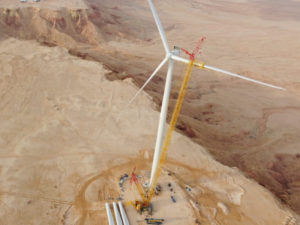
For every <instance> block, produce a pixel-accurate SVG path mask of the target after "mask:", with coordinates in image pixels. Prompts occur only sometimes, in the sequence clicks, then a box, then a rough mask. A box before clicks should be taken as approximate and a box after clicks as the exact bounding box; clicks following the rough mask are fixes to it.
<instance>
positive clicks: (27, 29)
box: [0, 7, 99, 48]
mask: <svg viewBox="0 0 300 225" xmlns="http://www.w3.org/2000/svg"><path fill="white" fill-rule="evenodd" d="M0 20H1V23H0V29H1V31H4V33H6V34H7V35H9V36H14V37H18V38H22V39H34V40H37V41H39V42H41V43H44V44H47V45H50V46H56V45H58V46H64V47H66V48H70V47H72V46H75V45H76V43H78V42H80V43H87V44H90V45H97V43H98V41H99V38H98V35H97V32H96V30H95V27H94V25H93V24H92V23H91V22H90V21H89V18H88V15H87V10H85V9H75V10H68V9H60V10H51V9H40V8H34V7H28V8H17V9H9V8H2V9H1V10H0Z"/></svg>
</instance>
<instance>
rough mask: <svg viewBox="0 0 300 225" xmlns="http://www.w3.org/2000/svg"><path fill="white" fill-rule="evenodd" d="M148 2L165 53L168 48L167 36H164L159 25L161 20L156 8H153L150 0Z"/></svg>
mask: <svg viewBox="0 0 300 225" xmlns="http://www.w3.org/2000/svg"><path fill="white" fill-rule="evenodd" d="M148 4H149V6H150V9H151V11H152V14H153V17H154V20H155V23H156V26H157V28H158V31H159V34H160V38H161V40H162V42H163V45H164V48H165V51H166V53H167V54H169V53H170V50H169V45H168V41H167V38H166V34H165V31H164V28H163V26H162V25H161V22H160V20H159V17H158V15H157V12H156V9H155V7H154V5H153V3H152V0H148Z"/></svg>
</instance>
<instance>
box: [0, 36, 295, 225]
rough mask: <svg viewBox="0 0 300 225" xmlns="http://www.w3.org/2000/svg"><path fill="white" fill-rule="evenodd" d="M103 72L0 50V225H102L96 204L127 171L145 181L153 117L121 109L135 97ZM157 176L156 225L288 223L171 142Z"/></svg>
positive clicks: (65, 59)
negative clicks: (161, 220) (159, 224)
mask: <svg viewBox="0 0 300 225" xmlns="http://www.w3.org/2000/svg"><path fill="white" fill-rule="evenodd" d="M107 72H108V71H106V70H105V69H103V67H102V66H101V65H100V64H98V63H95V62H88V61H84V60H81V59H78V58H76V57H73V56H70V55H68V53H67V51H66V50H65V49H62V48H58V47H55V48H49V47H41V46H39V45H38V44H37V43H35V42H29V41H26V42H25V41H18V40H15V39H8V40H6V41H3V42H1V43H0V74H1V76H0V90H1V91H0V96H1V102H0V118H1V128H0V137H1V138H0V164H1V179H0V180H1V181H0V193H1V203H0V207H1V212H0V224H3V225H19V224H26V225H28V224H32V225H35V224H74V225H75V224H81V225H84V224H85V225H89V224H91V225H92V224H95V225H96V224H107V223H106V221H105V213H104V211H103V203H104V201H105V200H108V199H109V198H116V197H118V196H119V194H120V193H119V192H120V190H119V188H118V178H119V176H120V175H122V174H123V173H124V172H127V173H129V172H130V170H131V169H132V168H133V166H134V165H137V166H138V173H140V174H144V173H147V171H148V173H149V168H150V161H151V152H152V147H153V143H154V142H153V141H154V138H155V130H156V124H157V122H156V121H157V119H158V112H156V111H155V110H154V105H153V103H152V101H151V98H150V97H149V96H148V95H146V94H142V95H141V96H140V97H139V98H138V99H137V101H136V102H135V103H134V104H133V105H132V106H130V107H129V108H124V106H125V105H126V103H127V102H128V101H129V99H130V97H131V96H132V95H133V94H134V93H135V91H136V90H137V88H136V87H135V86H134V85H133V84H132V83H131V81H129V80H126V81H123V82H122V81H114V82H110V81H107V80H106V78H105V76H104V74H105V73H107ZM166 169H168V170H171V171H172V172H174V174H172V176H167V175H166V174H165V175H164V176H165V179H164V182H162V185H163V192H162V195H161V196H160V197H156V198H155V199H154V208H155V210H156V212H155V214H154V215H156V216H163V217H165V218H166V223H165V224H193V222H194V220H195V219H196V218H197V217H198V219H199V220H200V221H201V224H224V225H225V224H228V225H229V224H230V225H234V224H245V225H246V224H249V225H250V224H251V225H253V224H257V225H262V224H264V225H268V224H270V225H274V224H278V225H281V224H290V223H285V222H286V221H289V218H288V216H289V215H290V213H289V212H288V211H287V210H286V209H284V207H283V206H281V205H280V203H278V202H277V200H275V198H274V197H273V196H272V195H271V194H270V193H269V192H268V191H266V190H265V189H264V188H262V187H261V186H259V185H258V184H256V183H255V182H253V181H251V180H249V179H246V178H245V177H243V176H242V175H241V173H240V172H238V170H236V169H230V168H228V167H225V166H223V165H221V164H219V163H218V162H216V161H215V160H214V159H212V157H211V156H210V155H209V154H208V153H206V151H205V150H204V149H203V148H201V147H200V146H199V145H197V144H195V143H193V142H192V141H191V140H189V139H188V138H187V137H185V136H182V135H181V134H178V133H175V135H174V139H173V144H172V147H171V149H170V154H169V160H168V163H167V166H166ZM145 178H146V175H145ZM166 181H170V182H172V183H173V185H174V188H175V191H176V194H175V197H176V198H177V199H178V202H177V203H176V204H173V203H171V201H170V193H169V190H167V185H166V183H165V182H166ZM186 185H188V186H190V187H192V192H191V193H189V192H186V190H185V187H186ZM126 189H127V191H130V188H129V187H126ZM125 197H126V196H125ZM196 202H198V203H196ZM218 203H219V205H220V204H224V205H225V206H226V207H227V209H228V210H229V211H228V212H226V211H224V212H226V213H228V214H225V213H224V212H222V209H221V208H218V206H217V204H218ZM172 204H173V205H172ZM180 207H183V208H180ZM159 209H161V211H159ZM196 209H197V210H196ZM128 211H129V214H130V220H131V221H132V224H137V223H136V220H137V219H138V216H137V215H136V213H135V212H134V211H133V209H131V208H128ZM179 212H180V216H179V215H178V213H179ZM291 224H293V223H291Z"/></svg>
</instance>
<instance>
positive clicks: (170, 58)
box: [128, 0, 285, 187]
mask: <svg viewBox="0 0 300 225" xmlns="http://www.w3.org/2000/svg"><path fill="white" fill-rule="evenodd" d="M147 1H148V4H149V6H150V9H151V11H152V14H153V17H154V20H155V23H156V26H157V28H158V31H159V34H160V38H161V40H162V43H163V46H164V50H165V53H166V56H165V58H164V59H163V60H162V61H161V63H160V64H159V65H158V66H157V67H156V69H155V70H154V72H153V73H152V74H151V75H150V77H149V78H148V80H147V81H146V82H145V83H144V85H143V86H142V87H141V88H140V89H139V90H138V92H137V93H136V94H135V96H134V97H133V98H132V99H131V100H130V102H129V103H128V105H129V104H131V103H132V102H133V101H134V99H135V98H136V97H137V96H138V95H139V94H140V92H141V91H142V90H143V89H144V88H145V87H146V85H147V84H148V83H149V82H150V80H151V79H152V78H153V77H154V76H155V75H156V74H157V72H158V71H159V70H160V69H161V68H162V67H163V66H164V65H165V64H166V63H167V62H168V71H167V76H166V82H165V89H164V94H163V100H162V106H161V112H160V118H159V124H158V130H157V137H156V143H155V150H154V157H153V163H152V170H151V178H150V183H149V187H153V185H154V184H153V183H154V177H155V174H156V172H157V170H158V166H159V161H160V157H161V153H162V144H163V139H164V133H165V124H166V117H167V112H168V103H169V97H170V90H171V81H172V74H173V68H174V62H175V61H177V62H181V63H185V64H190V62H191V60H193V59H191V58H190V59H185V58H182V57H180V56H179V54H178V53H179V52H178V50H177V51H176V49H175V50H173V51H170V49H169V45H168V41H167V38H166V35H165V31H164V28H163V26H162V24H161V22H160V19H159V17H158V15H157V12H156V9H155V7H154V5H153V3H152V0H147ZM193 65H194V66H195V67H198V68H201V69H207V70H211V71H216V72H220V73H223V74H225V75H228V76H232V77H237V78H240V79H243V80H247V81H250V82H254V83H257V84H260V85H263V86H267V87H270V88H276V89H281V90H285V89H284V88H282V87H278V86H275V85H272V84H268V83H265V82H261V81H258V80H255V79H251V78H248V77H245V76H242V75H239V74H236V73H232V72H228V71H226V70H223V69H219V68H216V67H213V66H208V65H205V64H204V63H199V62H194V63H193Z"/></svg>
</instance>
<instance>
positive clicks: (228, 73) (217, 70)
mask: <svg viewBox="0 0 300 225" xmlns="http://www.w3.org/2000/svg"><path fill="white" fill-rule="evenodd" d="M204 68H205V69H208V70H213V71H216V72H220V73H224V74H226V75H229V76H232V77H237V78H240V79H243V80H247V81H250V82H253V83H257V84H260V85H263V86H267V87H271V88H276V89H280V90H285V88H282V87H279V86H275V85H272V84H268V83H265V82H262V81H258V80H254V79H252V78H249V77H245V76H242V75H239V74H236V73H231V72H228V71H226V70H222V69H219V68H216V67H212V66H207V65H204Z"/></svg>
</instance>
